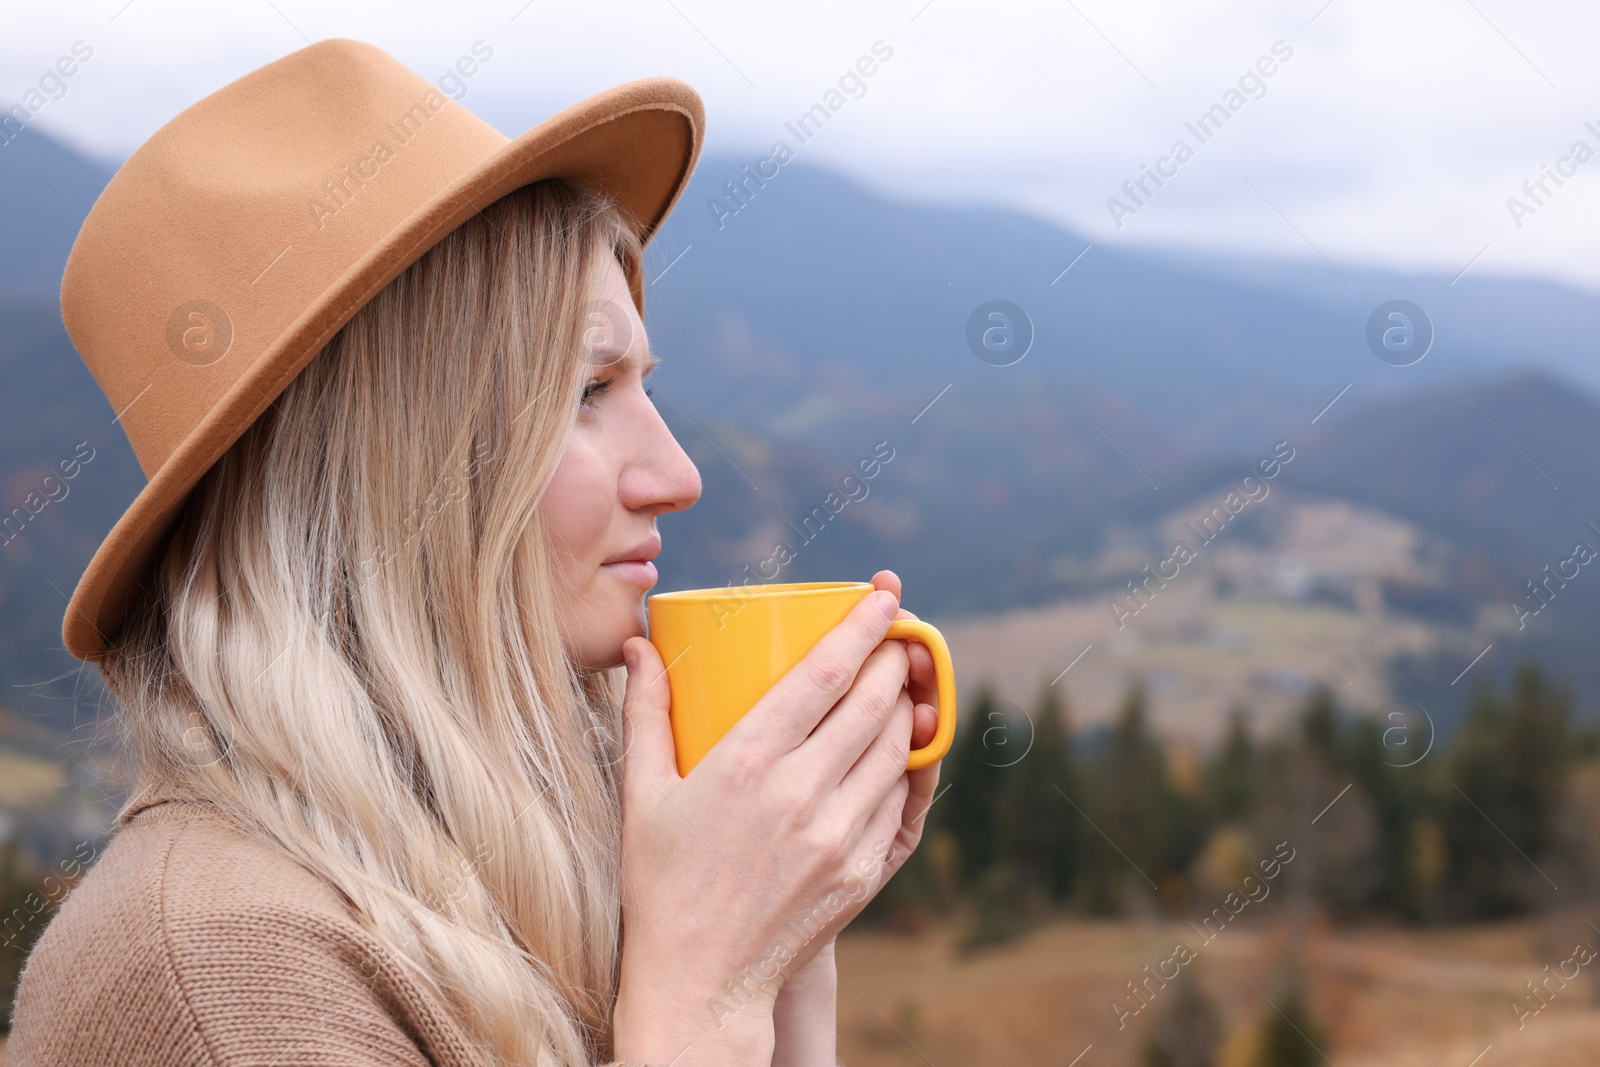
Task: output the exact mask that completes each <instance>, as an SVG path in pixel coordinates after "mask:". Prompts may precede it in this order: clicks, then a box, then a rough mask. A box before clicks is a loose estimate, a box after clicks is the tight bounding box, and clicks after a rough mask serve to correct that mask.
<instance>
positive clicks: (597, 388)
mask: <svg viewBox="0 0 1600 1067" xmlns="http://www.w3.org/2000/svg"><path fill="white" fill-rule="evenodd" d="M615 380H616V379H614V378H605V379H599V380H596V381H592V382H590V383H589V384H588V385H586V386H584V387H583V396H581V397H580V398H579V399H578V404H579V406H580V407H586V408H592V407H594V405H593V404H591V403H590V402H589V398H590V397H591V396H594V395H596V394H598V395H600V396H604V395H605V393H606V390H607V389H610V388H611V383H612V382H613V381H615ZM644 395H645V396H654V395H655V390H654V389H646V390H645V391H644Z"/></svg>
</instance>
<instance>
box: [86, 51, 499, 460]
mask: <svg viewBox="0 0 1600 1067" xmlns="http://www.w3.org/2000/svg"><path fill="white" fill-rule="evenodd" d="M508 140H509V139H508V138H507V137H506V136H505V135H503V134H501V133H500V132H499V131H497V130H495V129H494V128H493V127H492V126H489V125H488V124H487V123H485V122H483V121H482V120H481V119H479V118H478V117H477V116H476V115H474V114H473V113H472V112H470V111H468V110H467V109H466V108H464V107H462V106H461V105H460V104H458V103H456V102H455V101H453V100H451V99H449V98H448V97H446V96H445V95H444V94H443V93H441V92H440V91H439V90H438V89H437V88H435V87H434V86H433V85H431V84H429V83H428V82H427V81H426V80H424V79H423V78H422V77H421V76H419V75H418V74H416V73H415V72H414V71H412V70H410V69H409V68H407V67H406V66H404V65H403V64H401V63H400V62H399V61H397V60H395V59H394V58H393V57H392V56H390V55H388V53H386V52H384V51H383V50H382V49H379V48H377V47H374V46H373V45H369V44H366V43H363V42H360V41H352V40H344V39H333V40H327V41H321V42H318V43H317V44H315V45H312V46H310V47H307V48H303V49H300V50H299V51H297V52H294V53H292V54H290V55H288V56H285V57H284V58H282V59H279V60H277V61H275V62H273V63H270V64H268V65H266V66H264V67H262V68H260V69H258V70H256V71H253V72H251V73H250V74H248V75H246V76H244V77H242V78H240V79H238V80H237V81H235V82H232V83H230V84H229V85H227V86H225V87H223V88H222V89H219V90H218V91H216V92H215V93H213V94H211V95H210V96H208V97H206V98H205V99H203V100H201V101H199V102H198V103H196V104H194V105H193V106H191V107H189V108H188V109H186V110H185V111H183V112H182V113H180V114H179V115H177V116H176V117H175V118H173V119H172V120H171V121H170V122H168V123H167V124H166V125H165V126H163V127H161V129H159V130H157V131H156V133H155V134H153V135H152V136H151V137H150V139H149V140H148V141H146V142H145V143H144V144H143V145H141V146H140V147H139V149H138V150H137V151H136V152H135V153H134V154H133V155H132V156H131V157H130V158H129V159H128V161H127V162H126V163H125V164H124V165H123V166H122V168H121V169H120V170H118V172H117V173H116V175H115V176H114V177H113V178H112V179H111V182H110V183H109V184H108V185H107V186H106V189H105V191H104V192H103V193H102V194H101V196H100V198H99V200H97V201H96V203H95V205H94V207H93V209H91V211H90V212H89V215H88V217H87V219H86V221H85V224H84V226H83V229H82V230H80V232H79V234H78V238H77V240H76V241H75V242H74V244H73V247H72V253H71V255H70V256H69V258H68V260H67V268H66V272H65V274H64V275H63V278H62V293H61V303H62V317H63V319H64V321H65V322H66V326H67V330H68V332H69V333H70V334H71V336H72V340H73V342H74V344H75V345H76V346H77V348H78V351H79V353H80V354H81V355H82V357H83V359H84V362H85V363H86V364H87V365H88V367H89V369H90V371H91V372H92V373H93V374H94V376H95V379H96V380H97V381H98V382H99V383H100V387H101V389H102V390H103V391H104V392H105V394H106V398H107V399H108V400H109V401H110V403H111V406H112V408H113V410H114V411H115V412H116V413H117V416H118V421H119V422H120V424H121V425H122V427H123V430H124V432H125V433H127V435H128V439H129V441H130V442H131V443H132V445H133V449H134V452H135V453H136V454H137V455H138V457H139V463H140V466H141V467H143V468H144V472H145V474H146V476H147V477H149V476H153V475H154V473H155V471H157V470H158V469H159V468H160V467H161V466H162V464H164V463H165V462H166V461H167V459H168V457H170V456H171V455H172V453H173V451H174V450H175V449H176V448H177V446H178V445H179V444H180V443H181V442H182V441H183V439H184V438H185V437H186V436H187V435H188V434H189V433H190V432H192V431H193V430H194V429H195V427H196V426H197V425H198V424H199V423H200V422H201V421H202V420H203V419H204V417H205V416H206V414H207V413H208V412H210V411H212V410H213V408H214V407H215V406H216V405H217V403H218V402H219V401H220V400H221V399H222V398H223V396H224V395H225V394H226V393H227V392H228V390H229V389H230V388H231V387H233V386H235V385H236V383H238V382H239V381H240V380H241V379H242V378H243V377H244V375H245V374H246V372H247V371H248V370H249V369H250V367H251V366H252V364H253V363H254V362H255V361H256V360H257V359H258V358H260V357H261V356H262V355H263V353H264V352H265V351H266V350H267V348H268V346H269V345H270V344H271V343H272V342H273V341H275V340H277V339H278V338H279V337H281V336H282V335H283V334H284V332H285V331H286V330H288V329H289V328H290V327H291V326H292V325H293V323H294V322H295V320H296V319H297V318H298V317H299V316H301V315H303V314H305V313H306V312H307V311H308V309H310V308H311V307H312V306H313V304H314V303H315V302H316V300H317V298H318V297H319V296H320V295H321V294H323V293H324V292H326V291H327V290H328V289H329V288H330V287H331V286H332V285H334V283H335V282H337V280H338V279H339V278H340V277H341V276H343V275H344V274H346V273H347V272H348V271H350V270H351V269H352V268H354V267H355V266H356V265H357V264H358V262H359V261H360V260H361V259H362V257H363V256H366V255H368V254H370V253H371V252H372V251H373V249H374V246H375V244H377V243H378V242H379V241H381V239H382V238H383V237H384V235H386V234H387V233H389V232H390V231H391V230H392V229H393V228H394V227H395V226H396V225H397V224H398V223H399V222H401V221H402V220H404V219H406V218H408V217H409V216H411V215H412V214H414V213H415V212H417V211H418V210H420V209H422V208H423V207H424V206H425V205H426V204H427V202H428V201H429V200H430V199H432V198H434V197H436V196H437V195H438V194H439V193H440V191H441V190H442V189H443V188H446V187H447V186H448V185H449V184H450V183H451V181H452V180H454V179H455V178H457V177H458V176H460V175H461V174H462V173H463V172H464V171H465V170H466V169H468V168H469V167H470V166H471V165H472V164H474V163H476V162H478V161H480V160H482V159H484V158H485V157H487V156H489V155H491V154H492V153H494V152H495V151H496V150H498V149H500V148H501V147H503V146H504V145H505V144H506V143H507V142H508ZM380 186H381V189H380V188H379V187H380Z"/></svg>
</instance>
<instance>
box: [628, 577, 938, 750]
mask: <svg viewBox="0 0 1600 1067" xmlns="http://www.w3.org/2000/svg"><path fill="white" fill-rule="evenodd" d="M872 591H873V586H872V583H870V582H788V583H779V584H769V585H762V586H753V587H752V586H747V587H743V588H734V587H732V586H729V587H725V588H719V589H685V590H680V591H676V592H671V593H657V594H656V595H654V596H651V597H647V598H646V601H645V603H646V606H647V609H648V611H649V617H650V643H651V644H653V645H655V646H656V651H658V652H659V653H661V662H662V663H665V664H666V665H667V684H668V688H669V689H670V690H671V693H672V712H671V719H672V742H673V746H674V747H675V749H676V750H677V758H678V773H679V774H684V775H686V774H688V773H689V771H690V770H692V769H693V768H694V765H695V764H697V763H699V762H700V760H701V759H703V758H704V757H705V754H706V753H707V752H709V751H711V746H712V745H715V744H716V743H717V742H718V741H719V740H721V739H722V735H723V734H725V733H727V732H728V731H729V730H730V729H732V727H733V724H734V723H736V722H738V721H739V719H740V717H741V716H743V715H744V713H745V712H747V711H749V710H750V709H751V708H752V707H754V706H755V704H756V702H757V701H759V700H760V699H761V698H762V697H763V696H765V695H766V693H767V690H769V689H771V688H772V687H773V685H774V684H776V683H777V681H778V680H779V679H780V678H782V677H783V676H784V675H785V674H787V673H788V672H789V670H790V669H791V668H793V667H794V666H795V665H796V664H797V663H799V662H800V661H801V660H802V659H804V658H805V656H806V653H808V652H810V651H811V647H812V646H813V645H815V644H816V643H817V642H818V641H819V640H821V639H822V637H823V635H824V634H826V633H827V632H828V631H829V630H831V629H833V628H834V627H835V626H838V625H839V624H840V623H841V622H843V621H844V618H845V616H846V615H848V614H850V609H851V608H853V607H855V606H856V604H857V603H859V602H860V601H861V599H862V598H863V597H865V596H867V595H868V594H869V593H871V592H872ZM891 638H903V639H905V640H909V641H918V642H920V643H922V644H923V645H926V646H927V648H928V651H929V652H931V653H932V654H933V664H934V668H935V672H936V674H937V679H938V694H939V705H938V711H939V727H938V729H937V730H936V731H935V732H934V735H933V740H932V741H931V742H929V743H928V744H927V745H926V746H924V747H922V748H918V749H913V750H912V752H911V756H910V758H909V759H908V760H907V761H906V769H907V770H916V769H917V768H918V767H926V766H927V765H928V764H930V763H932V762H934V761H935V760H937V759H942V758H943V757H944V755H945V753H947V752H949V751H950V742H951V741H952V740H953V739H954V738H955V733H956V675H955V668H954V666H953V665H952V664H951V662H950V647H949V646H948V645H947V644H945V640H944V635H943V634H941V633H939V631H938V630H936V629H934V628H933V626H931V625H930V624H928V623H926V622H923V621H922V620H920V619H896V620H894V621H893V622H891V623H890V624H889V633H888V634H887V636H886V637H885V640H889V639H891Z"/></svg>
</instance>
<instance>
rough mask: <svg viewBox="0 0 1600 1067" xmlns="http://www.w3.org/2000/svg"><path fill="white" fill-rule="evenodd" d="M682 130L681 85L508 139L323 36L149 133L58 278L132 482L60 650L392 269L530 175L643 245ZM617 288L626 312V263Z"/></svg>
mask: <svg viewBox="0 0 1600 1067" xmlns="http://www.w3.org/2000/svg"><path fill="white" fill-rule="evenodd" d="M704 128H705V109H704V106H703V105H702V103H701V100H700V97H699V95H698V94H697V93H696V92H695V90H694V89H693V88H691V87H690V86H689V85H687V84H685V83H684V82H681V81H678V80H677V79H674V78H645V79H642V80H639V81H633V82H628V83H627V84H625V85H619V86H617V87H616V88H614V89H608V90H606V91H605V92H602V93H599V94H596V95H595V96H592V97H589V98H588V99H587V100H583V101H581V102H579V103H577V104H574V105H572V106H571V107H569V108H567V109H566V110H564V111H562V112H560V113H559V114H557V115H554V116H552V117H551V118H549V119H546V120H545V121H544V122H541V123H540V124H539V125H537V126H535V127H534V128H533V129H531V130H529V131H527V132H526V133H524V134H522V135H521V136H519V137H516V138H514V139H509V138H507V137H506V136H505V135H504V134H501V133H500V132H498V131H497V130H495V129H494V128H493V127H491V126H489V125H488V124H487V123H485V122H484V121H483V120H481V119H479V118H478V117H477V116H476V115H474V114H473V113H472V112H470V111H468V110H467V109H466V108H465V107H463V106H462V105H461V104H459V103H457V102H456V101H454V100H452V99H450V98H449V97H447V96H445V95H444V94H443V93H441V92H440V91H439V90H438V89H436V88H435V87H434V86H433V85H432V84H430V83H429V82H428V81H427V79H425V78H423V77H421V76H420V75H418V74H417V73H415V72H414V71H412V70H410V69H409V68H407V67H406V66H404V65H403V64H401V63H400V62H399V61H398V60H396V59H395V58H394V57H393V56H390V55H389V54H388V53H386V52H384V51H383V50H382V49H380V48H377V47H374V46H373V45H370V44H365V43H363V42H361V41H352V40H344V39H331V40H324V41H318V42H317V43H316V44H313V45H310V46H308V47H306V48H302V49H301V50H299V51H297V52H294V53H292V54H290V55H287V56H285V57H283V58H282V59H279V60H276V61H275V62H272V63H269V64H267V65H266V66H264V67H262V68H260V69H259V70H256V71H253V72H252V73H250V74H247V75H245V76H244V77H242V78H239V79H238V80H237V81H234V82H231V83H230V84H228V85H225V86H223V87H222V88H221V89H218V90H217V91H216V92H214V93H212V94H211V95H210V96H207V97H206V98H204V99H203V100H201V101H200V102H199V103H197V104H195V105H194V106H192V107H190V108H188V109H187V110H185V111H184V112H182V113H181V114H179V115H178V116H177V117H176V118H174V119H173V120H172V121H171V122H168V123H167V124H166V125H165V126H163V127H161V129H159V130H157V131H156V132H155V134H153V135H152V136H151V137H150V139H149V140H148V141H146V142H145V143H144V144H143V145H141V146H140V147H139V149H138V151H136V152H135V153H134V154H133V155H132V157H130V158H129V159H128V161H127V162H126V163H125V164H123V166H122V168H121V169H120V170H118V171H117V173H116V175H115V176H114V177H113V178H112V179H111V182H110V184H109V185H107V186H106V189H105V191H104V192H103V193H102V194H101V195H100V198H99V199H98V200H97V201H96V202H95V204H94V207H93V208H92V209H91V210H90V212H89V214H88V216H87V217H86V218H85V220H84V224H83V228H82V229H81V230H80V231H79V233H78V237H77V240H76V241H75V242H74V243H73V246H72V254H71V256H70V257H69V258H68V260H67V266H66V272H65V274H64V275H63V277H62V281H61V315H62V319H63V320H64V321H65V323H66V327H67V332H68V333H69V334H70V335H71V337H72V342H73V344H74V345H76V346H77V349H78V352H79V354H80V355H82V357H83V361H84V362H85V363H86V364H88V367H89V370H90V371H91V372H92V373H93V374H94V377H95V380H96V381H97V382H99V384H100V388H101V389H102V390H103V391H104V392H105V394H106V399H107V400H109V401H110V403H111V408H112V410H113V411H114V412H115V415H116V421H117V422H118V423H119V424H120V425H121V427H122V429H123V432H125V433H126V434H127V435H128V440H129V441H130V442H131V443H132V445H133V450H134V452H135V453H137V455H138V457H139V464H140V466H142V467H143V468H144V472H145V476H146V477H147V478H148V479H149V480H148V482H147V483H146V485H145V487H144V489H143V490H142V491H140V493H139V495H138V497H137V498H136V499H135V500H134V501H133V503H132V504H131V505H130V506H129V507H128V510H127V511H126V512H124V513H123V515H122V517H121V518H120V519H118V520H117V523H116V525H115V526H113V527H112V529H111V532H110V533H109V534H108V535H107V536H106V539H105V540H104V541H103V542H102V543H101V545H100V547H99V549H98V550H97V551H96V552H95V554H94V558H93V559H92V560H91V561H90V562H89V566H88V568H87V570H85V571H84V574H83V577H82V579H81V580H80V581H79V582H78V586H77V589H76V590H75V591H74V592H73V595H72V601H71V603H70V604H69V605H68V607H67V613H66V618H65V620H64V621H63V625H62V637H63V639H64V640H65V642H66V647H67V651H69V652H71V653H72V654H73V655H74V656H76V657H78V658H79V659H83V660H93V659H97V658H99V657H100V656H102V655H103V654H104V653H105V651H106V648H107V642H108V640H109V639H110V638H113V637H115V635H116V630H117V626H118V623H119V620H120V619H121V617H122V615H123V613H124V611H125V610H126V608H127V605H128V602H129V599H130V594H131V593H132V592H134V590H135V589H136V588H137V587H138V586H139V584H140V582H141V581H142V580H143V579H144V578H145V577H146V575H147V572H148V571H149V570H150V568H151V566H152V564H153V562H154V559H155V556H156V553H157V551H158V550H159V548H160V547H161V545H162V543H163V542H164V541H165V539H166V538H167V536H168V535H170V533H171V529H172V525H173V522H174V520H175V519H176V517H177V515H178V511H179V508H180V507H181V506H182V504H183V502H184V500H185V498H186V497H187V496H188V494H189V491H190V490H191V489H192V488H193V487H194V485H195V483H196V482H198V481H199V480H200V477H201V475H202V474H204V473H205V471H206V470H207V468H209V467H210V466H211V465H212V463H214V462H215V461H216V460H217V459H218V457H220V456H221V455H222V454H223V453H224V452H225V451H226V450H227V449H228V447H229V446H230V445H232V444H233V442H234V441H236V440H238V438H239V437H240V435H241V434H243V433H244V431H245V429H246V428H247V427H248V426H249V425H250V424H251V423H252V422H254V421H255V419H256V418H257V417H258V416H259V415H260V414H261V413H262V412H263V411H265V410H266V408H267V407H268V405H270V404H271V403H272V402H273V400H275V399H276V398H277V396H278V395H279V394H280V393H281V392H282V391H283V389H284V388H285V387H286V386H287V385H288V384H289V382H290V381H291V380H292V379H293V378H294V376H295V375H296V374H297V373H299V371H300V370H301V368H303V367H304V366H305V365H306V364H307V363H308V362H310V361H311V359H312V357H313V356H315V355H316V354H317V353H318V352H319V351H321V349H322V347H323V346H324V345H325V344H326V343H327V342H328V341H329V339H330V338H332V337H333V335H334V333H335V332H337V331H338V329H339V328H340V327H341V326H342V325H344V324H345V323H346V322H348V321H349V320H350V317H351V316H352V315H353V314H354V313H355V311H356V309H358V308H359V307H361V305H363V304H364V303H366V302H367V301H368V300H370V299H372V297H373V296H375V295H376V294H377V293H378V291H379V290H381V289H382V288H383V287H384V286H385V285H386V284H387V283H388V282H389V281H391V280H392V279H393V278H394V277H395V276H396V275H398V274H399V273H400V272H401V271H402V270H404V269H405V268H406V267H407V266H409V265H410V264H412V263H414V262H415V261H416V260H417V259H418V258H419V257H420V256H421V255H422V254H423V253H424V252H426V251H427V250H428V249H429V248H431V247H433V246H434V245H435V244H437V243H438V242H439V240H440V239H441V238H443V237H444V236H445V235H446V234H448V233H449V232H450V231H451V230H453V229H455V228H456V227H457V226H459V225H460V224H461V223H463V222H464V221H466V220H467V219H468V218H469V217H471V215H472V214H473V213H474V212H476V211H478V210H479V209H481V208H483V207H485V206H487V205H488V204H489V203H491V202H493V201H494V200H496V199H498V198H499V197H502V196H504V195H506V194H507V193H509V192H511V191H513V190H515V189H517V188H520V187H521V186H524V185H527V184H529V183H531V182H534V181H538V180H539V179H541V178H552V177H563V178H571V179H575V180H579V181H584V182H587V183H589V184H592V185H596V186H599V187H600V188H602V189H604V190H605V191H607V192H609V193H610V194H611V195H612V196H613V197H614V198H615V199H616V200H617V201H618V203H619V204H620V205H621V206H622V207H623V208H624V209H625V210H626V211H627V212H629V213H631V214H632V215H633V216H634V219H635V221H636V222H637V225H638V226H639V232H640V237H641V239H642V240H644V241H648V240H649V238H650V236H651V235H652V234H653V233H654V231H655V229H656V227H657V226H659V225H660V223H661V221H662V219H663V218H664V217H665V216H666V214H667V212H668V211H670V210H671V208H672V206H673V204H674V203H675V202H676V201H677V199H678V197H679V195H680V194H681V193H682V192H683V188H684V186H685V185H686V184H687V183H688V181H689V175H690V172H691V171H692V170H693V169H694V165H695V162H696V160H697V159H698V158H699V155H700V148H701V144H702V141H703V131H704ZM626 273H627V275H628V283H629V286H630V287H631V289H632V292H633V298H634V302H635V304H637V305H638V307H639V311H640V313H641V314H643V311H644V285H645V281H644V272H643V265H642V264H639V263H630V264H629V265H628V268H627V272H626Z"/></svg>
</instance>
